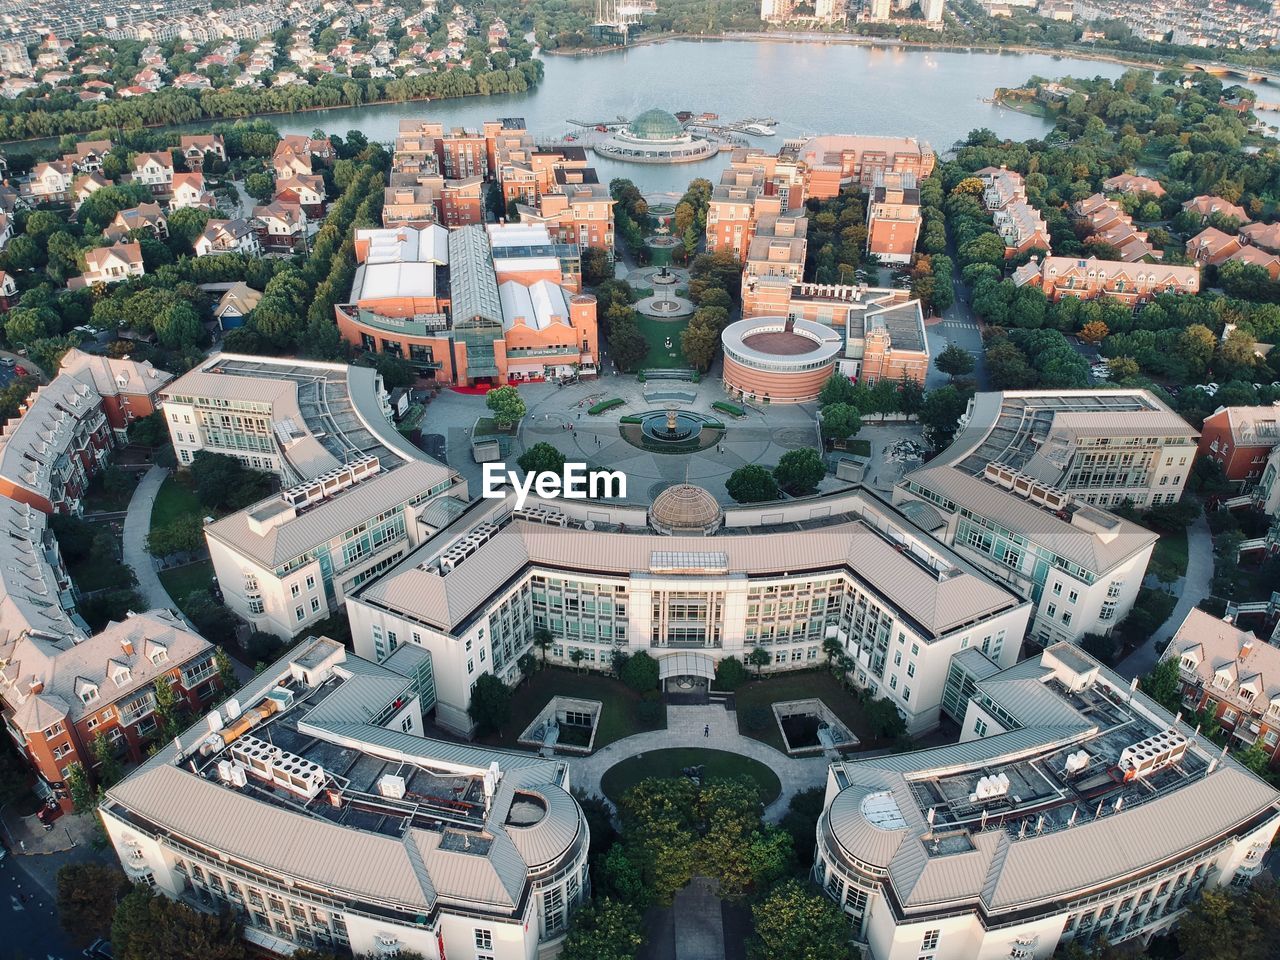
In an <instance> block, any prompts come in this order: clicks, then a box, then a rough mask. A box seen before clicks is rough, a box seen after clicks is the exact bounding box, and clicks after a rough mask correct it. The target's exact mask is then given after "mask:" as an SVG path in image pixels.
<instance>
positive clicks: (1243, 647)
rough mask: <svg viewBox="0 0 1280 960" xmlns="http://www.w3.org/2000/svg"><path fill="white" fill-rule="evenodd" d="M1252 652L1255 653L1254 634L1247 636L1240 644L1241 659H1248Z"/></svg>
mask: <svg viewBox="0 0 1280 960" xmlns="http://www.w3.org/2000/svg"><path fill="white" fill-rule="evenodd" d="M1251 653H1253V634H1249V635H1248V636H1247V637H1245V640H1244V643H1242V644H1240V659H1241V660H1244V659H1246V658H1247V657H1248V656H1249V654H1251Z"/></svg>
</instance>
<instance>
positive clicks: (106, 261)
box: [68, 240, 145, 290]
mask: <svg viewBox="0 0 1280 960" xmlns="http://www.w3.org/2000/svg"><path fill="white" fill-rule="evenodd" d="M84 261H85V271H84V273H83V274H81V275H80V276H78V277H74V278H72V280H71V282H70V283H69V284H68V286H69V287H70V288H71V289H73V290H78V289H82V288H84V287H91V286H93V285H94V284H95V283H119V282H121V281H122V280H128V279H129V278H130V277H140V276H142V275H143V273H144V272H145V270H144V269H143V266H142V247H141V246H140V245H139V244H138V242H137V241H136V240H133V241H130V242H127V243H113V244H112V245H111V246H109V247H95V248H94V249H92V250H89V251H87V252H86V253H85V255H84Z"/></svg>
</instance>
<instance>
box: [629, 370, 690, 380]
mask: <svg viewBox="0 0 1280 960" xmlns="http://www.w3.org/2000/svg"><path fill="white" fill-rule="evenodd" d="M640 372H641V373H643V374H644V379H645V381H646V382H647V381H650V380H687V381H690V382H692V380H693V378H694V377H695V376H697V371H696V370H694V369H693V368H692V367H670V368H668V367H659V368H655V369H652V370H641V371H640Z"/></svg>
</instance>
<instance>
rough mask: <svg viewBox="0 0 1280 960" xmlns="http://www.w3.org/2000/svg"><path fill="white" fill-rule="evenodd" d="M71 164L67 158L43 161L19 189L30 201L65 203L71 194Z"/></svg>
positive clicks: (34, 202) (34, 168)
mask: <svg viewBox="0 0 1280 960" xmlns="http://www.w3.org/2000/svg"><path fill="white" fill-rule="evenodd" d="M72 176H73V172H72V168H71V164H69V163H67V162H66V161H65V160H48V161H41V162H40V163H37V164H36V165H35V166H34V167H32V168H31V175H30V176H29V177H28V178H27V179H26V181H25V182H23V183H22V184H20V186H19V190H20V192H21V196H22V198H23V199H24V200H26V201H28V202H29V203H33V204H36V203H65V202H66V201H67V200H68V199H69V198H70V195H71V178H72Z"/></svg>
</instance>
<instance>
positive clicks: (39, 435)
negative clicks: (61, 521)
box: [0, 373, 102, 501]
mask: <svg viewBox="0 0 1280 960" xmlns="http://www.w3.org/2000/svg"><path fill="white" fill-rule="evenodd" d="M25 405H26V412H25V413H23V414H22V415H21V416H20V417H17V418H14V419H12V420H9V421H8V422H6V423H5V425H4V429H3V431H2V432H0V477H4V478H5V479H7V480H9V481H10V482H11V483H13V484H15V485H17V486H20V487H24V488H26V489H28V490H31V491H33V492H34V493H37V494H39V495H40V496H42V497H44V498H46V499H49V500H51V501H53V500H56V499H57V494H58V491H54V490H51V489H50V484H51V482H52V480H53V476H54V474H55V472H57V470H58V469H59V468H60V466H61V465H62V463H63V460H64V455H65V454H66V451H67V447H68V446H69V445H70V443H71V440H72V437H73V436H74V434H75V431H76V428H77V425H78V424H80V423H81V422H82V421H84V420H86V419H88V418H90V417H94V416H100V415H101V410H102V397H101V395H100V394H99V393H98V392H97V391H96V390H95V389H94V388H93V387H92V386H91V385H90V384H88V383H85V382H83V381H82V380H81V379H79V378H78V377H74V376H72V375H71V374H67V373H60V374H58V375H57V376H56V377H54V378H53V379H52V380H51V381H50V382H49V383H47V384H45V385H44V386H42V387H37V388H36V390H35V392H34V393H32V394H31V395H30V396H29V397H27V399H26V404H25Z"/></svg>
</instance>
